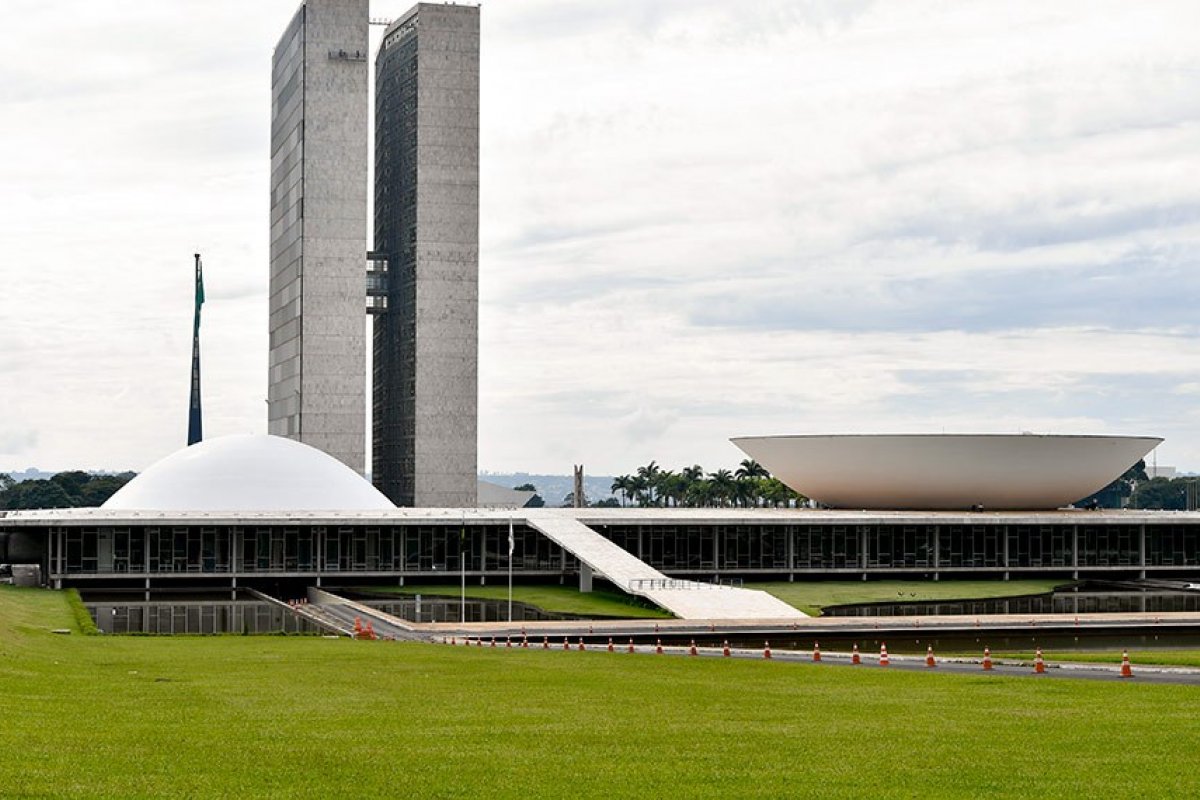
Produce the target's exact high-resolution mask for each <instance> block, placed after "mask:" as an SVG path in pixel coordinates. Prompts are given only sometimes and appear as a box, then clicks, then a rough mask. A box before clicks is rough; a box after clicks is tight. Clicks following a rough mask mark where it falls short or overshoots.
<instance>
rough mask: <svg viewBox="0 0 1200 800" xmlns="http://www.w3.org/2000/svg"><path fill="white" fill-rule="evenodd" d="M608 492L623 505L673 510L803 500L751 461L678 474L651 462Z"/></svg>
mask: <svg viewBox="0 0 1200 800" xmlns="http://www.w3.org/2000/svg"><path fill="white" fill-rule="evenodd" d="M612 492H613V494H615V495H617V497H618V498H620V500H619V502H620V503H621V505H623V506H629V505H635V506H641V507H645V508H648V507H675V508H779V507H785V508H786V507H790V506H799V505H802V504H803V503H805V502H806V498H805V497H804V496H803V495H801V494H798V493H797V492H794V491H792V490H791V489H789V488H788V487H787V486H785V485H784V484H783V483H782V482H781V481H780V480H779V479H778V478H774V477H772V476H771V474H770V473H769V472H767V470H766V469H765V468H764V467H763V466H762V465H761V464H759V463H758V462H757V461H755V460H754V459H752V458H747V459H743V460H742V463H741V464H740V465H738V467H737V469H735V470H728V469H718V470H716V471H715V472H705V471H704V468H703V467H701V466H700V465H699V464H693V465H692V466H689V467H683V468H682V469H680V470H679V471H678V472H676V471H674V470H670V469H663V468H661V467H660V466H659V465H658V464H657V462H654V461H651V462H650V463H649V464H646V465H645V466H642V467H638V468H637V470H636V471H635V472H633V473H631V474H629V475H618V476H616V477H615V478H614V479H613V483H612Z"/></svg>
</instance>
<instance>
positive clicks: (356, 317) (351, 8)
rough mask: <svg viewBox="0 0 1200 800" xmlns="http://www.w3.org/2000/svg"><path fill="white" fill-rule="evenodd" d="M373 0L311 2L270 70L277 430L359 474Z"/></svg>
mask: <svg viewBox="0 0 1200 800" xmlns="http://www.w3.org/2000/svg"><path fill="white" fill-rule="evenodd" d="M367 30H368V0H307V2H306V3H305V4H304V6H303V7H302V8H301V9H300V11H298V12H297V15H296V18H295V19H294V20H293V21H292V23H291V25H289V27H288V30H287V31H286V32H285V33H284V36H283V38H282V39H281V40H280V42H279V45H278V46H277V47H276V51H275V59H274V64H273V74H272V130H271V134H272V135H271V146H272V158H271V163H272V174H271V225H272V227H271V232H272V236H271V301H270V302H271V305H270V312H271V321H270V327H271V343H270V345H271V355H270V367H269V369H270V377H269V389H268V430H269V432H270V433H273V434H276V435H281V436H288V437H290V438H294V439H298V440H300V441H302V442H305V443H306V444H309V445H312V446H314V447H317V448H318V449H320V450H323V451H325V452H326V453H328V454H330V455H331V456H333V457H334V458H337V459H338V460H340V461H342V462H343V463H345V464H346V465H347V466H349V467H351V468H352V469H354V470H355V471H357V472H359V473H360V474H361V473H363V472H364V470H365V448H366V414H365V400H366V398H365V392H366V388H365V387H366V382H365V381H366V376H365V372H366V338H365V334H364V313H365V311H364V309H365V304H366V288H365V282H366V279H365V272H366V250H367V133H368V131H367V102H368V97H367V78H368V75H367V69H368V58H367V51H368V43H367Z"/></svg>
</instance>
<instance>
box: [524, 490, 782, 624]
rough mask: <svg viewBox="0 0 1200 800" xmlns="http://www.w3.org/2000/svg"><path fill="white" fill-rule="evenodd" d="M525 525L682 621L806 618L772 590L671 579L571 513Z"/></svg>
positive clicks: (538, 516)
mask: <svg viewBox="0 0 1200 800" xmlns="http://www.w3.org/2000/svg"><path fill="white" fill-rule="evenodd" d="M525 523H526V524H527V525H529V527H531V528H533V529H534V530H536V531H538V532H539V533H541V534H542V535H543V536H545V537H546V538H547V539H550V540H551V541H553V542H554V543H555V544H557V545H558V546H559V547H561V548H563V549H564V550H566V551H567V552H569V553H570V554H571V555H573V556H575V557H576V558H577V559H579V561H580V563H582V564H583V565H584V566H585V567H586V568H587V570H591V571H592V572H594V573H595V574H597V575H600V576H602V577H604V578H606V579H608V580H609V581H610V582H611V583H613V584H614V585H616V586H618V587H619V588H621V589H624V590H625V591H626V592H628V593H629V594H633V595H637V596H639V597H644V598H646V599H647V600H649V601H651V602H652V603H655V604H656V605H658V606H661V607H662V608H664V609H666V610H667V611H670V612H671V613H672V614H674V615H675V616H677V617H679V618H680V619H705V620H718V619H741V620H751V619H774V620H779V619H797V618H804V617H805V616H806V615H805V614H804V613H803V612H801V611H798V610H797V609H795V608H792V607H791V606H790V605H788V604H787V603H785V602H783V601H782V600H779V599H778V598H776V597H774V596H773V595H770V594H768V593H767V592H762V591H758V590H755V589H743V588H740V587H735V586H725V585H718V584H711V583H702V582H699V581H689V580H679V579H676V578H668V577H667V576H666V575H664V574H663V573H661V572H659V571H658V570H656V569H655V568H654V567H652V566H650V565H649V564H647V563H646V562H645V561H642V560H641V559H640V558H638V557H637V556H635V555H633V554H632V553H630V552H628V551H627V550H624V549H623V548H621V547H619V546H617V545H615V544H613V543H612V542H611V541H609V540H608V539H606V538H604V537H603V536H601V535H600V534H599V533H597V532H596V531H594V530H592V529H591V528H589V527H588V526H587V525H584V524H583V523H582V522H580V521H579V520H578V519H577V518H576V517H575V516H574V515H571V514H563V513H555V512H553V511H542V512H540V513H527V514H526V518H525ZM585 573H586V571H585ZM580 583H581V584H582V585H581V587H580V588H582V589H585V590H587V589H590V588H591V587H590V585H589V584H590V576H587V575H586V574H581V576H580Z"/></svg>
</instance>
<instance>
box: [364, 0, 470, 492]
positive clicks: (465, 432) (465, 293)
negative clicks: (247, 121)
mask: <svg viewBox="0 0 1200 800" xmlns="http://www.w3.org/2000/svg"><path fill="white" fill-rule="evenodd" d="M415 14H416V20H417V26H416V29H415V31H416V33H415V35H416V36H417V53H418V61H417V65H418V66H417V102H416V118H415V123H416V133H417V165H416V206H417V211H416V240H415V262H414V264H413V268H412V272H411V279H412V282H413V289H412V292H413V296H412V318H413V319H412V323H413V324H412V325H411V326H410V329H411V330H412V334H411V335H412V336H413V337H414V338H415V342H413V343H412V345H413V353H412V364H413V366H412V388H411V391H412V392H413V401H414V402H413V421H414V424H413V434H412V439H411V455H410V454H409V453H407V452H406V453H404V455H403V457H402V459H401V460H402V461H404V462H408V463H411V465H412V466H411V470H412V475H411V484H409V482H408V481H407V480H404V479H402V480H400V481H399V482H398V484H399V485H411V486H412V497H411V500H410V499H409V498H407V497H402V498H397V497H392V500H393V501H394V502H398V503H403V504H409V503H411V504H412V505H415V506H418V507H421V506H428V507H473V506H475V505H476V495H477V491H476V490H477V466H478V455H477V439H478V422H477V417H478V391H479V390H478V342H479V9H478V8H477V7H473V6H452V5H440V4H431V3H421V4H418V5H417V7H416V9H415ZM411 19H412V13H411V12H410V14H408V15H405V17H404V18H402V19H401V20H399V21H398V22H397V25H396V26H394V29H395V30H399V29H400V27H401V26H402V25H405V24H406V23H408V22H409V21H411ZM389 33H390V31H389ZM385 40H386V37H385ZM386 90H387V89H386V87H384V88H382V89H381V91H386ZM405 124H407V123H405ZM393 188H394V190H395V191H396V192H403V191H405V190H406V189H408V188H409V187H406V186H396V187H393ZM377 230H378V226H377ZM392 278H393V280H402V279H403V274H402V273H401V272H400V271H399V270H397V271H395V272H394V273H393V275H392ZM398 308H399V304H398V305H397V309H398ZM400 330H401V331H402V332H403V331H405V330H406V328H405V327H401V328H400ZM402 335H408V334H407V333H404V334H402ZM405 369H407V367H405ZM376 438H377V440H378V437H376ZM405 447H406V448H407V447H409V445H408V444H407V443H405ZM405 468H407V464H406V465H405ZM384 472H385V473H386V472H387V470H386V469H385V470H384ZM405 477H407V476H405ZM381 488H382V487H381ZM385 492H386V489H385Z"/></svg>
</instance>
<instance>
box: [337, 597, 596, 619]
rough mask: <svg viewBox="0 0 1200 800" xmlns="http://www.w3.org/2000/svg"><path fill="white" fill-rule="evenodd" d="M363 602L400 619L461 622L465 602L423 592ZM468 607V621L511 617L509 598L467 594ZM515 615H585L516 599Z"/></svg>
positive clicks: (568, 617)
mask: <svg viewBox="0 0 1200 800" xmlns="http://www.w3.org/2000/svg"><path fill="white" fill-rule="evenodd" d="M359 602H361V603H363V604H364V605H368V606H371V607H372V608H378V609H379V610H380V611H384V612H386V613H388V614H391V615H392V616H394V617H399V618H400V619H405V620H408V621H409V622H458V621H459V620H461V619H463V617H462V616H461V614H462V610H463V606H462V604H461V603H460V601H459V598H457V597H442V596H428V597H424V596H423V597H422V598H421V599H420V600H419V601H418V600H417V599H416V598H415V597H414V598H413V599H411V600H409V599H404V600H380V599H378V596H372V595H366V596H362V597H361V598H360V599H359ZM465 610H466V621H467V622H506V621H508V601H507V600H475V599H472V598H467V602H466V607H465ZM512 619H513V621H514V622H530V621H535V620H564V619H582V617H579V616H576V615H572V614H555V613H551V612H548V611H543V610H542V609H540V608H537V607H536V606H530V605H525V604H524V603H518V602H514V603H513V604H512Z"/></svg>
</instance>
